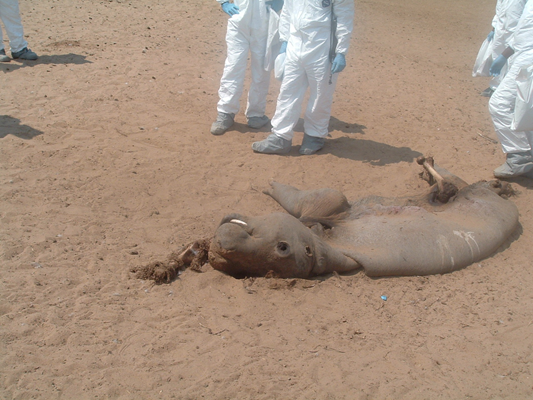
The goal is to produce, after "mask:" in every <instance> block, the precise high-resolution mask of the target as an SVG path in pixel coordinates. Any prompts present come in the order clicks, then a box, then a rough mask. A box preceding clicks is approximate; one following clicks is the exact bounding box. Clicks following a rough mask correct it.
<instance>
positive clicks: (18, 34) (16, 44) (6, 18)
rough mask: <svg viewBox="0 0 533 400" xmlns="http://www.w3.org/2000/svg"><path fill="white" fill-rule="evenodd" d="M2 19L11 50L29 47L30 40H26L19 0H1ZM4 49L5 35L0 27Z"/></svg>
mask: <svg viewBox="0 0 533 400" xmlns="http://www.w3.org/2000/svg"><path fill="white" fill-rule="evenodd" d="M0 19H1V20H2V23H3V24H4V28H5V30H6V33H7V37H8V38H9V46H10V47H11V52H12V53H16V52H19V51H21V50H22V49H23V48H25V47H28V42H26V40H24V30H23V29H22V22H21V21H20V10H19V2H18V0H0ZM3 49H4V37H3V35H2V29H1V28H0V50H3Z"/></svg>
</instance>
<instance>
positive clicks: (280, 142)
mask: <svg viewBox="0 0 533 400" xmlns="http://www.w3.org/2000/svg"><path fill="white" fill-rule="evenodd" d="M291 147H292V140H287V139H283V138H282V137H279V136H276V135H275V134H274V133H271V134H270V135H268V136H267V138H266V139H265V140H261V141H260V142H255V143H252V149H253V151H256V152H257V153H263V154H287V153H288V152H289V151H291Z"/></svg>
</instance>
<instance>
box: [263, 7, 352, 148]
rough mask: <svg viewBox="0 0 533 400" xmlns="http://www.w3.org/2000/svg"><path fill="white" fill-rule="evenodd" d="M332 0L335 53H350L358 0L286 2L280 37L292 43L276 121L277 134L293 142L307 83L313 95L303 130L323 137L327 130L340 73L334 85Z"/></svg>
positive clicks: (273, 124)
mask: <svg viewBox="0 0 533 400" xmlns="http://www.w3.org/2000/svg"><path fill="white" fill-rule="evenodd" d="M332 4H333V10H334V11H333V12H334V13H335V15H336V16H337V34H336V36H337V40H338V44H337V47H336V49H335V53H336V54H338V53H342V54H344V55H346V53H347V51H348V47H349V45H350V38H351V34H352V30H353V18H354V0H285V3H284V6H283V11H282V12H281V17H280V23H279V33H280V40H281V41H286V42H287V55H286V58H285V68H284V75H283V82H282V84H281V88H280V93H279V96H278V100H277V105H276V112H275V114H274V117H273V118H272V121H271V123H272V133H274V134H275V135H276V136H279V137H281V138H283V139H286V140H292V137H293V134H294V132H293V129H294V126H295V125H296V123H297V122H298V119H299V118H300V113H301V109H302V103H303V100H304V95H305V92H306V91H307V88H308V87H309V88H310V97H309V102H308V105H307V109H306V112H305V117H304V131H305V133H306V134H307V135H309V136H315V137H321V138H323V137H325V136H327V134H328V125H329V118H330V115H331V104H332V102H333V92H334V91H335V85H336V83H337V75H338V74H334V75H333V78H332V80H331V84H330V83H329V82H330V74H331V62H330V59H329V51H330V44H331V16H332Z"/></svg>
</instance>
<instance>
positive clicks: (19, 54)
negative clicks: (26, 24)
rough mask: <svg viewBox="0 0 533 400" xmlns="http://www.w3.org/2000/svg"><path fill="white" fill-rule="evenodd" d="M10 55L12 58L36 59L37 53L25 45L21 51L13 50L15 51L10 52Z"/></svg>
mask: <svg viewBox="0 0 533 400" xmlns="http://www.w3.org/2000/svg"><path fill="white" fill-rule="evenodd" d="M11 56H12V57H13V59H15V60H16V59H18V58H20V59H21V60H37V58H39V57H37V54H35V53H34V52H33V51H31V50H30V49H28V48H27V47H24V48H23V49H22V50H21V51H15V52H13V51H12V52H11Z"/></svg>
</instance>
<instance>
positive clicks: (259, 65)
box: [217, 19, 270, 118]
mask: <svg viewBox="0 0 533 400" xmlns="http://www.w3.org/2000/svg"><path fill="white" fill-rule="evenodd" d="M251 32H252V33H251V34H246V33H243V32H241V31H240V30H239V29H238V26H237V25H236V24H234V23H233V22H232V21H231V19H230V20H229V21H228V30H227V33H226V43H227V47H228V48H227V53H228V54H227V57H226V62H225V65H224V72H223V73H222V79H221V80H220V89H219V91H218V95H219V97H220V100H219V102H218V105H217V110H218V112H223V113H227V114H237V113H238V112H239V109H240V98H241V96H242V92H243V87H244V78H245V75H246V67H247V64H248V53H249V52H250V58H251V75H252V76H251V77H252V82H251V84H250V91H249V92H248V102H247V107H246V116H247V117H248V118H251V117H262V116H263V115H265V108H266V97H267V94H268V87H269V84H270V71H265V70H264V68H263V65H264V57H265V52H266V32H265V33H264V34H262V33H261V32H254V31H253V30H252V31H251Z"/></svg>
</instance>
